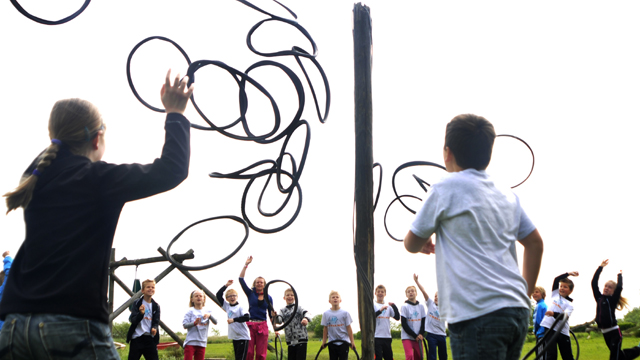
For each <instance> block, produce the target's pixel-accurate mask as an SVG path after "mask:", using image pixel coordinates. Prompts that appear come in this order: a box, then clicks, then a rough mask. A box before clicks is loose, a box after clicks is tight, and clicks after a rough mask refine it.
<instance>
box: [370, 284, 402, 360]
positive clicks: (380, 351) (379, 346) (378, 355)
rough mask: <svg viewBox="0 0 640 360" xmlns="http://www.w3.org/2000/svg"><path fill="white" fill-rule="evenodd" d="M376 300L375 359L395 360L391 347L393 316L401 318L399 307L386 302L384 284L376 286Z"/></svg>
mask: <svg viewBox="0 0 640 360" xmlns="http://www.w3.org/2000/svg"><path fill="white" fill-rule="evenodd" d="M375 295H376V301H374V303H373V310H375V312H376V313H375V315H376V332H375V335H374V339H373V344H374V348H375V360H382V359H384V360H393V349H392V347H391V318H394V319H396V321H399V320H400V312H399V311H398V307H396V305H395V304H394V303H392V302H389V304H388V305H387V304H385V303H384V297H385V296H386V295H387V289H386V288H385V287H384V285H378V286H376V293H375Z"/></svg>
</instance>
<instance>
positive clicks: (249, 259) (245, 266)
mask: <svg viewBox="0 0 640 360" xmlns="http://www.w3.org/2000/svg"><path fill="white" fill-rule="evenodd" d="M251 261H253V256H249V257H248V258H247V261H245V262H244V266H243V267H242V271H240V276H239V277H240V278H242V279H244V274H245V273H246V272H247V267H248V266H249V264H251Z"/></svg>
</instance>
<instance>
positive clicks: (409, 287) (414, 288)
mask: <svg viewBox="0 0 640 360" xmlns="http://www.w3.org/2000/svg"><path fill="white" fill-rule="evenodd" d="M411 288H413V290H415V291H416V293H417V292H418V289H416V287H415V286H413V285H411V286H407V288H406V289H404V293H405V295H406V294H407V291H408V290H409V289H411Z"/></svg>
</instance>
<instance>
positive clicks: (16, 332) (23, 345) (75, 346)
mask: <svg viewBox="0 0 640 360" xmlns="http://www.w3.org/2000/svg"><path fill="white" fill-rule="evenodd" d="M0 359H65V360H69V359H78V360H79V359H83V360H84V359H114V360H119V359H120V356H118V352H117V351H116V348H115V346H114V345H113V340H112V338H111V330H109V325H108V324H104V323H101V322H99V321H95V320H89V319H82V318H77V317H73V316H68V315H57V314H9V315H7V318H6V319H5V321H4V326H3V327H2V331H1V332H0Z"/></svg>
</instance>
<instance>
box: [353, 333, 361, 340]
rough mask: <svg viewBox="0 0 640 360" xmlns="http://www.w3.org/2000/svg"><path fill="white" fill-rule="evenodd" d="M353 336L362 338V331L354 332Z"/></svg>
mask: <svg viewBox="0 0 640 360" xmlns="http://www.w3.org/2000/svg"><path fill="white" fill-rule="evenodd" d="M353 338H354V339H355V340H362V331H358V332H357V333H355V334H353Z"/></svg>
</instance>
